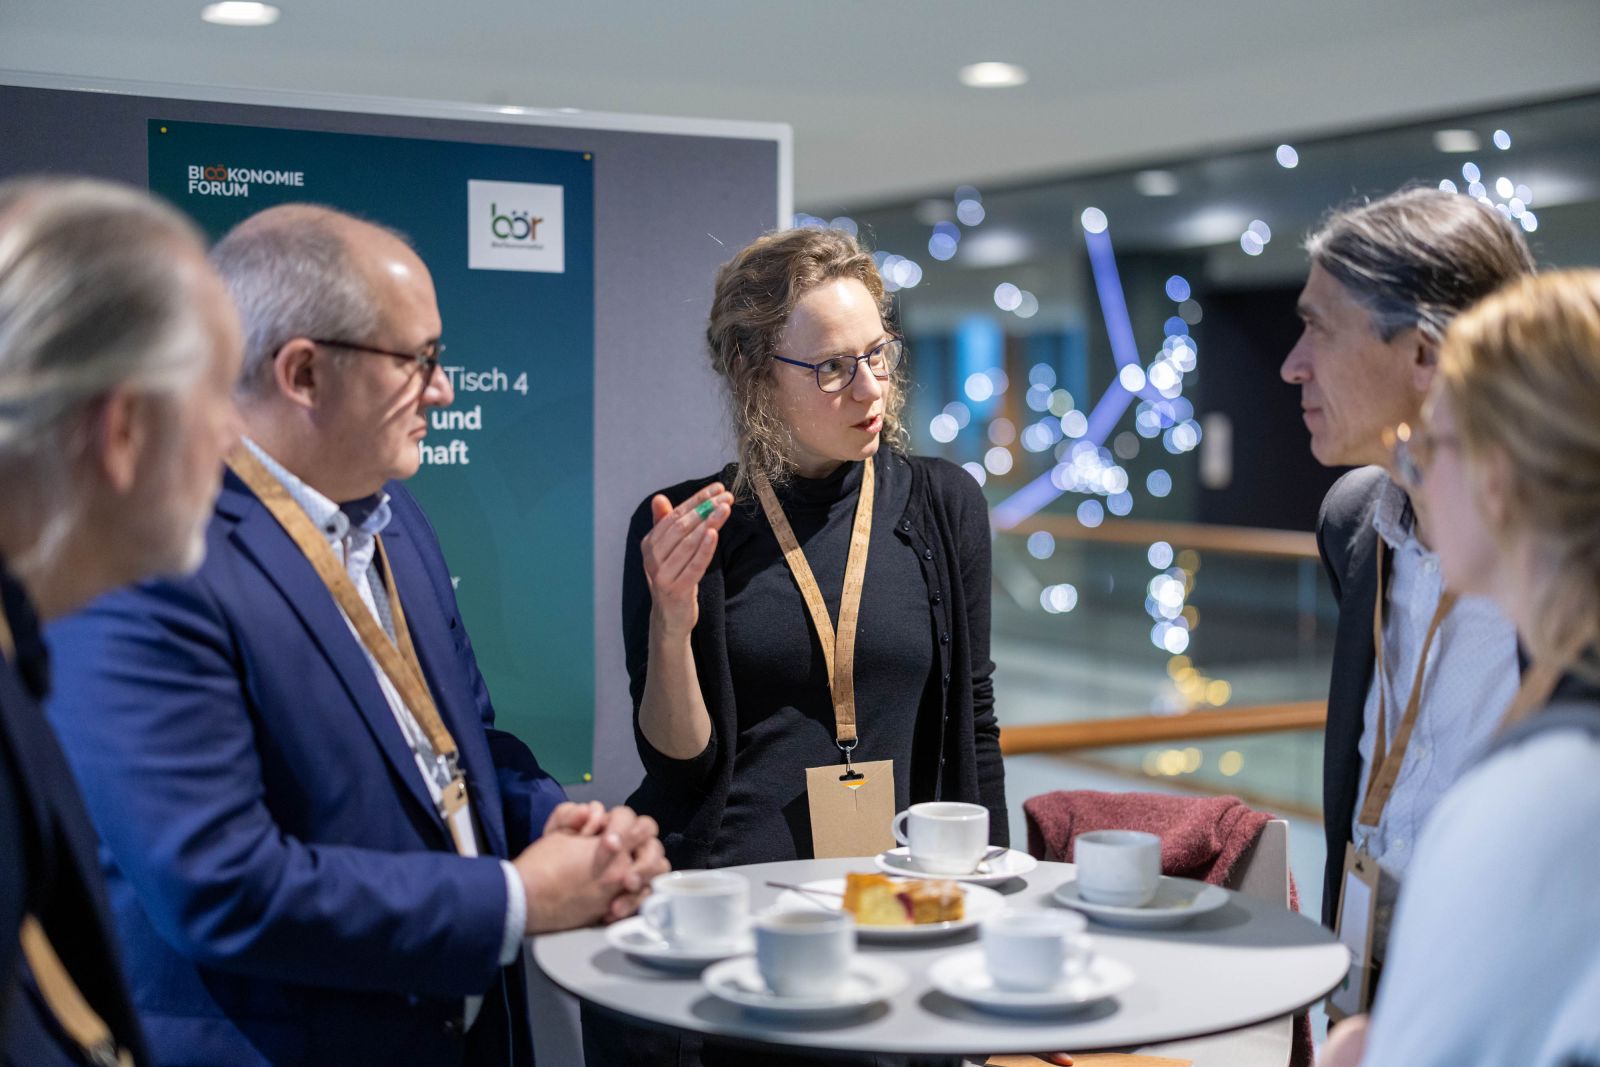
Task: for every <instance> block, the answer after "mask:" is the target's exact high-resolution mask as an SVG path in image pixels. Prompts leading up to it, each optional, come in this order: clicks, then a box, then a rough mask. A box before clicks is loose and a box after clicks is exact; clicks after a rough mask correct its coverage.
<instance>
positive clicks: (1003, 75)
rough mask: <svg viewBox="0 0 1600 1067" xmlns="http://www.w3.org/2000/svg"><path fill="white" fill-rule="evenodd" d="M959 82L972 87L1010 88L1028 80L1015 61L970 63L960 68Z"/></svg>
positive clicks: (1025, 72)
mask: <svg viewBox="0 0 1600 1067" xmlns="http://www.w3.org/2000/svg"><path fill="white" fill-rule="evenodd" d="M960 78H961V84H962V85H965V86H967V87H969V88H972V89H1012V88H1015V87H1016V86H1018V85H1021V84H1023V83H1024V82H1026V81H1027V80H1028V72H1027V71H1025V70H1023V69H1022V68H1021V67H1019V66H1017V65H1016V64H1015V63H997V62H993V61H990V62H985V63H971V64H968V65H967V66H965V67H962V68H961V72H960Z"/></svg>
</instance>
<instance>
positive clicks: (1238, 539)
mask: <svg viewBox="0 0 1600 1067" xmlns="http://www.w3.org/2000/svg"><path fill="white" fill-rule="evenodd" d="M1035 530H1043V531H1045V532H1046V533H1049V534H1051V535H1052V536H1054V537H1058V538H1061V539H1063V540H1068V541H1109V542H1112V543H1115V544H1125V545H1148V544H1150V543H1151V542H1153V541H1165V542H1167V543H1168V544H1170V545H1171V546H1172V548H1173V550H1174V551H1181V550H1183V549H1185V548H1193V549H1199V550H1201V551H1208V552H1230V553H1234V554H1237V555H1241V556H1267V557H1271V558H1274V559H1312V560H1314V559H1317V558H1318V555H1317V538H1316V535H1315V534H1311V533H1303V532H1301V531H1298V530H1267V529H1262V528H1259V527H1255V526H1213V525H1211V524H1210V523H1204V522H1151V521H1149V520H1146V519H1107V520H1105V522H1103V523H1101V524H1100V525H1099V526H1085V525H1084V524H1083V523H1081V522H1079V521H1078V520H1077V519H1075V518H1073V517H1072V516H1071V515H1033V516H1030V517H1029V518H1027V519H1025V520H1024V521H1022V522H1020V523H1018V524H1017V525H1016V526H1014V527H1012V528H1011V529H1010V530H1004V531H1001V532H1002V533H1012V534H1019V535H1021V536H1023V537H1026V536H1027V535H1028V534H1030V533H1033V532H1034V531H1035Z"/></svg>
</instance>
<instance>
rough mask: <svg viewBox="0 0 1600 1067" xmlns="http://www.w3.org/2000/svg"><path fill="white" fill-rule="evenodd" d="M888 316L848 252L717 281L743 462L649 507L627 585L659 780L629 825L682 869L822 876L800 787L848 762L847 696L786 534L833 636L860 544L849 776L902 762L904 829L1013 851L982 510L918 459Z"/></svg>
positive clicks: (759, 244) (732, 272)
mask: <svg viewBox="0 0 1600 1067" xmlns="http://www.w3.org/2000/svg"><path fill="white" fill-rule="evenodd" d="M887 313H888V301H887V299H886V297H885V295H884V290H883V282H882V281H881V280H880V278H879V276H878V271H877V268H876V267H875V266H874V264H873V261H872V258H871V256H869V255H868V254H867V253H866V252H865V251H863V250H862V249H861V247H860V246H859V245H857V243H856V242H855V240H854V239H853V238H851V237H850V236H848V235H846V234H844V233H842V232H839V231H836V230H817V229H800V230H789V231H784V232H779V233H773V234H769V235H767V236H765V237H762V238H760V239H759V240H757V241H756V242H755V243H753V244H751V245H750V246H749V247H747V248H745V249H744V250H742V251H741V252H739V254H738V255H736V256H735V257H734V258H733V259H732V260H731V261H730V262H728V263H727V264H725V265H724V266H723V268H722V270H721V271H720V273H719V274H718V276H717V281H716V292H715V295H714V297H713V300H712V306H711V316H710V323H709V326H708V328H707V330H706V338H707V341H708V343H709V347H710V353H711V362H712V366H713V367H714V368H715V369H716V372H717V374H718V375H719V376H720V377H721V378H722V380H723V383H724V384H725V386H726V387H727V390H728V394H729V397H730V400H731V402H732V417H733V429H734V435H735V437H736V439H737V442H738V452H739V455H738V462H737V463H735V464H732V465H730V466H728V467H727V468H725V469H724V470H723V471H722V472H720V473H719V474H717V475H713V476H711V477H706V478H699V479H695V480H693V481H689V482H684V483H682V484H681V485H676V486H673V487H671V488H668V489H664V490H662V491H661V492H660V493H657V494H653V495H652V496H651V497H650V498H649V499H648V500H646V501H645V502H644V503H643V504H641V505H640V507H639V510H638V511H637V512H636V513H635V515H634V518H633V525H632V528H631V530H630V534H629V538H628V549H627V559H626V564H625V567H626V570H625V573H624V585H623V620H624V637H625V643H626V649H627V661H628V672H629V676H630V680H631V682H632V692H633V699H634V707H635V724H636V727H637V729H636V735H637V740H638V745H639V751H640V753H641V755H642V757H643V761H644V764H645V770H646V776H645V780H644V782H643V784H642V785H641V786H640V788H639V790H638V792H637V793H635V794H634V796H633V798H632V799H631V800H630V803H631V804H634V805H637V806H638V810H640V811H641V812H649V813H650V814H652V815H654V816H655V817H656V819H657V821H658V822H660V824H661V829H662V840H663V842H664V843H665V845H666V848H667V852H668V856H669V857H670V858H671V860H672V863H673V865H674V866H675V867H717V866H727V865H733V864H741V863H754V862H762V861H771V860H792V859H797V858H809V857H810V856H812V854H813V838H812V827H811V825H810V816H809V811H808V803H807V798H806V769H807V768H810V767H819V766H821V767H827V766H835V765H842V763H843V753H842V752H841V749H840V731H839V726H838V722H837V721H836V714H835V710H836V709H835V701H834V699H833V697H834V692H833V686H832V685H831V684H830V683H835V684H836V682H837V677H838V676H837V673H835V674H834V675H833V676H831V677H830V668H829V663H830V657H829V656H827V655H825V653H824V649H823V646H822V639H821V638H819V626H818V621H819V620H818V617H817V614H816V613H815V612H814V611H812V610H810V609H808V606H807V604H806V602H805V600H804V599H803V597H802V593H801V588H802V584H803V583H802V582H801V579H800V578H798V577H797V576H796V572H794V571H793V570H792V568H791V565H790V564H788V563H786V560H785V556H784V552H783V550H782V548H781V547H780V541H779V532H780V531H779V529H778V527H780V526H784V525H787V526H789V527H790V528H791V529H792V533H793V536H794V539H795V541H796V542H797V544H798V546H799V547H800V548H801V550H802V552H803V555H804V558H805V564H806V566H807V567H808V568H809V570H810V572H811V573H812V575H813V576H814V579H815V583H816V587H817V589H818V590H819V591H820V594H821V600H822V601H825V603H826V610H827V617H828V621H829V622H830V623H831V622H833V621H837V620H839V618H840V610H841V602H844V604H845V606H846V607H847V608H848V607H849V604H850V601H851V600H852V599H854V598H853V597H852V596H849V595H846V591H845V586H846V582H845V576H846V573H847V570H848V569H849V558H850V556H851V540H852V536H856V537H858V538H864V539H865V543H866V545H867V551H866V564H865V569H864V576H863V581H862V582H861V584H860V593H859V625H858V626H856V627H855V628H854V632H855V634H856V641H855V647H854V650H853V652H854V669H853V672H852V675H853V684H854V704H855V708H856V711H857V722H856V725H857V730H856V732H857V734H858V737H857V740H856V743H855V748H854V749H853V750H852V751H851V753H850V757H851V759H852V761H853V762H854V763H857V764H859V763H862V762H867V761H875V760H892V761H893V777H894V802H895V807H896V808H897V809H899V808H904V807H905V806H906V805H908V804H910V803H913V802H917V801H925V800H934V799H941V800H959V801H969V802H973V803H977V804H982V805H983V806H984V807H986V808H988V809H989V813H990V818H989V827H990V839H991V841H992V842H993V843H995V844H1004V843H1006V842H1007V840H1008V836H1007V829H1006V805H1005V789H1004V784H1003V779H1002V770H1001V762H1000V746H999V727H998V725H997V724H996V721H995V715H994V699H993V690H992V687H991V683H990V673H991V671H992V670H993V664H992V663H991V662H990V660H989V522H988V510H987V508H986V506H985V504H984V500H983V496H982V494H981V493H980V492H979V490H978V487H977V485H976V484H975V483H974V482H973V480H972V479H971V477H969V476H968V475H967V474H966V472H964V471H962V470H961V469H960V468H959V467H956V466H955V465H953V464H950V463H947V462H945V461H943V460H937V459H925V458H918V457H912V456H908V455H907V454H906V453H905V451H904V447H905V432H904V428H903V427H902V425H901V422H900V412H901V408H902V406H903V404H904V402H905V362H904V350H905V344H904V341H903V340H902V339H901V338H900V337H898V336H897V335H896V334H895V332H894V331H893V329H892V328H891V326H890V324H889V321H888V314H887ZM869 468H870V469H869ZM767 489H770V494H767V493H766V490H767ZM764 494H765V495H767V496H768V499H767V500H766V501H765V502H763V501H762V500H761V497H762V496H763V495H764ZM869 497H870V499H871V500H872V507H871V508H870V510H869V511H867V512H866V513H865V514H863V512H862V509H859V508H858V507H857V505H858V503H859V502H860V501H862V500H863V499H867V498H869ZM774 520H776V525H775V521H774ZM864 525H865V526H866V527H870V528H869V529H864V528H863V527H864ZM847 629H850V628H849V627H848V626H847V625H841V626H840V627H839V632H840V634H841V635H842V634H843V633H844V632H845V631H846V630H847Z"/></svg>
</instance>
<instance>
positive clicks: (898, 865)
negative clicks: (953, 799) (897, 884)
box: [873, 845, 1039, 885]
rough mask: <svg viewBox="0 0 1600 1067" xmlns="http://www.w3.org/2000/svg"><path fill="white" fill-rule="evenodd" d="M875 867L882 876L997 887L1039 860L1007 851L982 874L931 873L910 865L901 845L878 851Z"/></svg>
mask: <svg viewBox="0 0 1600 1067" xmlns="http://www.w3.org/2000/svg"><path fill="white" fill-rule="evenodd" d="M873 862H874V863H876V864H877V865H878V870H880V871H882V872H884V873H885V874H895V875H899V876H901V877H902V878H948V879H949V880H950V881H952V882H966V883H968V884H970V885H999V884H1000V883H1001V882H1008V881H1010V880H1011V879H1013V878H1021V877H1022V876H1023V875H1025V874H1027V873H1029V872H1030V871H1032V870H1033V869H1034V868H1035V867H1037V866H1039V861H1038V860H1036V859H1034V858H1033V857H1032V856H1030V855H1028V854H1027V853H1026V852H1018V851H1017V850H1016V849H1014V848H1008V849H1006V850H1005V851H1004V852H1002V853H1000V855H998V856H996V857H995V858H994V859H992V860H989V861H988V863H987V864H985V865H984V867H985V870H984V873H982V874H978V873H976V872H974V873H972V874H933V873H930V872H928V871H925V870H923V869H922V868H921V867H918V866H917V865H916V864H915V863H913V862H911V850H910V849H908V848H906V847H905V846H904V845H901V846H900V847H899V848H891V849H889V850H888V851H887V852H880V853H878V855H877V856H876V857H875V858H874V860H873Z"/></svg>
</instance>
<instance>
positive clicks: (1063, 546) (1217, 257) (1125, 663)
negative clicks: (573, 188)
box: [795, 95, 1600, 911]
mask: <svg viewBox="0 0 1600 1067" xmlns="http://www.w3.org/2000/svg"><path fill="white" fill-rule="evenodd" d="M1597 165H1600V96H1597V95H1580V96H1576V97H1570V98H1566V99H1559V100H1550V101H1544V102H1538V103H1530V104H1525V105H1521V106H1518V107H1514V108H1502V109H1494V110H1487V111H1473V112H1469V113H1458V114H1450V115H1442V116H1439V117H1437V118H1432V119H1429V120H1427V121H1423V122H1408V123H1404V124H1400V125H1390V126H1384V127H1379V128H1373V129H1368V130H1361V131H1357V132H1351V133H1345V134H1340V135H1337V136H1324V137H1309V138H1291V139H1287V140H1277V139H1272V140H1267V141H1262V142H1260V143H1258V144H1255V145H1251V146H1247V147H1242V148H1231V149H1228V150H1226V151H1219V152H1208V153H1196V154H1192V155H1188V156H1183V157H1176V158H1171V159H1162V160H1151V161H1149V162H1148V163H1147V164H1145V165H1141V166H1137V167H1127V168H1119V169H1115V170H1105V171H1097V172H1093V173H1085V174H1080V175H1070V176H1063V177H1060V178H1055V179H1048V180H1040V181H1029V182H1025V183H1009V184H1008V183H1005V182H991V183H986V184H984V185H982V186H980V185H977V184H966V185H961V186H959V187H956V188H938V189H928V190H926V191H925V193H924V194H922V195H914V196H907V197H903V198H898V199H894V200H887V201H884V202H878V203H856V204H852V203H848V202H840V203H834V204H827V203H818V204H814V205H805V206H804V208H803V209H802V210H801V211H800V212H798V213H797V214H796V216H795V223H796V225H802V226H831V227H838V228H841V229H845V230H848V231H850V232H852V233H856V234H858V235H859V236H860V237H861V238H862V239H863V240H864V241H865V242H866V243H867V244H868V246H869V247H871V248H874V249H875V250H876V252H875V255H876V258H877V260H878V263H879V266H880V269H881V271H882V272H883V274H884V277H885V279H886V280H887V282H888V285H889V287H890V288H891V289H894V290H897V292H896V299H897V301H898V310H899V317H900V327H901V329H902V330H903V331H904V333H905V335H906V336H907V338H908V339H909V342H910V353H911V355H910V357H909V358H910V368H911V375H912V378H913V380H914V382H915V387H914V389H913V391H912V394H911V397H910V399H909V401H908V404H907V419H908V423H909V426H910V430H911V434H912V438H913V441H914V444H915V450H916V451H918V452H920V453H924V454H932V455H939V456H944V457H946V458H948V459H950V460H952V461H953V462H955V463H959V464H961V465H962V466H964V467H965V468H966V470H967V471H968V472H969V473H970V474H971V476H972V477H973V478H974V479H975V480H976V481H977V482H978V483H979V484H980V485H982V486H983V490H984V493H985V495H986V496H987V497H988V500H989V502H990V505H991V508H992V514H993V520H994V527H995V542H994V568H995V569H994V576H995V583H994V609H995V610H994V659H995V662H996V664H997V667H998V671H997V674H996V691H997V702H998V706H999V709H1000V714H1001V719H1002V723H1003V726H1004V745H1005V748H1006V751H1007V753H1008V786H1009V791H1010V794H1011V797H1012V805H1013V808H1014V815H1013V822H1014V830H1015V832H1016V833H1017V834H1019V835H1020V834H1021V832H1022V822H1021V818H1020V803H1021V800H1022V799H1023V798H1026V797H1027V796H1030V795H1033V794H1035V793H1039V792H1044V791H1046V790H1048V789H1053V788H1063V787H1071V788H1105V789H1127V788H1134V787H1139V788H1155V789H1160V790H1177V791H1192V792H1201V793H1217V792H1226V793H1232V794H1236V795H1238V796H1241V797H1243V798H1244V799H1245V800H1247V801H1249V802H1250V803H1252V804H1253V805H1256V806H1258V807H1263V808H1267V809H1269V810H1271V811H1274V812H1277V813H1279V814H1282V815H1286V816H1288V817H1290V819H1291V824H1292V826H1293V833H1292V841H1293V850H1294V860H1295V862H1294V866H1295V868H1296V870H1297V872H1298V875H1299V877H1298V881H1299V886H1300V891H1301V894H1302V900H1303V906H1304V907H1307V908H1308V909H1310V910H1313V911H1314V910H1315V908H1316V907H1317V906H1318V897H1319V895H1320V890H1321V887H1320V875H1319V873H1318V872H1319V871H1320V865H1321V862H1322V860H1321V857H1322V847H1323V846H1322V841H1321V830H1320V825H1321V767H1322V734H1321V729H1322V722H1323V716H1324V710H1325V709H1324V703H1323V701H1324V698H1325V696H1326V692H1327V684H1328V675H1329V667H1330V658H1331V653H1332V638H1333V628H1334V622H1335V617H1336V616H1335V611H1336V606H1335V603H1334V601H1333V597H1332V594H1331V591H1330V589H1329V587H1328V582H1327V578H1326V576H1325V574H1324V572H1323V569H1322V567H1321V564H1320V561H1319V558H1318V555H1317V549H1316V543H1315V539H1314V536H1313V534H1312V533H1311V532H1310V531H1311V530H1312V529H1313V528H1314V525H1315V521H1316V516H1317V507H1318V504H1319V503H1320V502H1321V499H1322V496H1323V494H1324V493H1325V492H1326V491H1327V489H1328V487H1329V486H1330V485H1331V484H1332V482H1333V480H1334V479H1335V478H1336V477H1337V476H1338V474H1339V473H1341V472H1340V471H1336V470H1327V469H1324V468H1322V467H1320V466H1318V465H1317V463H1316V462H1315V461H1314V460H1313V458H1312V457H1311V454H1310V451H1309V448H1308V437H1307V434H1306V431H1305V429H1304V427H1303V425H1302V423H1301V420H1300V406H1299V389H1298V387H1296V386H1291V385H1288V384H1286V383H1284V382H1283V381H1282V379H1281V378H1280V376H1279V366H1280V364H1281V363H1282V361H1283V359H1284V357H1285V355H1287V353H1288V352H1289V350H1290V349H1291V348H1292V347H1293V345H1294V343H1295V340H1296V338H1297V337H1298V335H1299V331H1300V324H1299V321H1298V318H1297V316H1296V314H1295V301H1296V297H1297V295H1298V293H1299V291H1300V287H1301V286H1302V285H1303V284H1304V281H1305V273H1306V259H1305V250H1304V239H1305V237H1306V235H1307V234H1308V232H1310V231H1311V230H1312V229H1314V228H1315V227H1316V225H1317V224H1318V222H1319V220H1320V219H1321V218H1322V216H1323V215H1324V214H1325V213H1326V212H1327V211H1328V210H1329V208H1330V206H1333V205H1340V204H1344V203H1349V202H1352V201H1355V200H1359V199H1361V198H1363V197H1366V196H1369V195H1371V196H1376V195H1381V194H1383V193H1385V192H1387V191H1390V190H1393V189H1396V188H1399V187H1401V186H1404V185H1407V184H1415V183H1421V184H1427V185H1430V186H1438V187H1440V188H1445V189H1450V190H1454V191H1458V192H1459V193H1461V194H1462V195H1470V196H1474V197H1478V198H1480V199H1482V200H1483V201H1485V202H1487V203H1490V204H1492V205H1494V207H1495V208H1496V209H1497V210H1499V211H1501V212H1502V213H1503V214H1504V215H1506V216H1507V218H1508V219H1510V220H1512V221H1513V222H1514V223H1515V224H1516V225H1518V226H1520V227H1521V229H1522V230H1523V231H1524V232H1525V236H1526V237H1527V239H1528V241H1529V242H1530V244H1531V245H1532V246H1533V248H1534V249H1535V252H1536V254H1537V255H1538V258H1539V260H1540V262H1541V263H1542V264H1544V265H1546V266H1556V265H1578V264H1592V263H1596V262H1600V182H1597V180H1596V174H1597Z"/></svg>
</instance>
